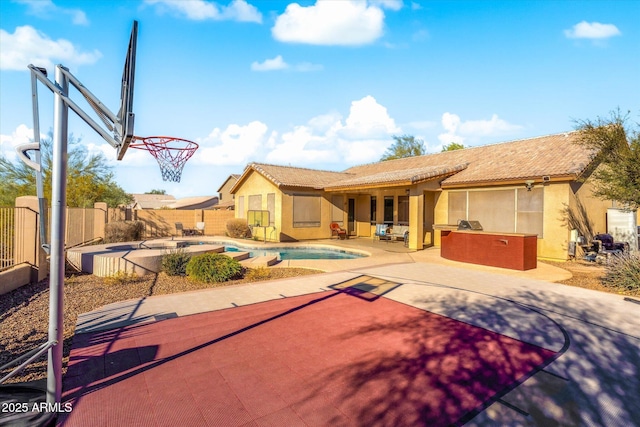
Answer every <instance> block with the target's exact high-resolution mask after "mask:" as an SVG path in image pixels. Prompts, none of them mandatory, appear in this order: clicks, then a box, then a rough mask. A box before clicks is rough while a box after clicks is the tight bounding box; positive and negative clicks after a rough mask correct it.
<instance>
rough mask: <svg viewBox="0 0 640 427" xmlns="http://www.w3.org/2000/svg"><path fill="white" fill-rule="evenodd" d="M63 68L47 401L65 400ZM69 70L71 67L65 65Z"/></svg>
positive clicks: (56, 115) (56, 120)
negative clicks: (63, 363) (63, 355)
mask: <svg viewBox="0 0 640 427" xmlns="http://www.w3.org/2000/svg"><path fill="white" fill-rule="evenodd" d="M62 69H63V67H61V66H58V67H56V74H55V78H56V84H57V85H58V89H59V90H60V93H58V92H55V93H54V111H53V158H52V180H51V181H52V182H51V258H50V266H49V342H54V341H55V342H57V344H56V345H54V346H53V347H51V348H50V349H49V354H48V363H47V403H59V402H61V400H62V349H63V347H64V317H63V313H64V266H65V256H64V237H65V223H66V220H65V214H66V204H67V203H66V201H67V157H68V156H67V142H68V141H67V137H68V125H69V107H68V106H67V104H66V103H65V102H64V98H63V96H64V97H66V96H68V94H69V79H68V78H67V76H66V75H65V74H64V73H63V70H62ZM64 70H66V71H68V69H66V68H64Z"/></svg>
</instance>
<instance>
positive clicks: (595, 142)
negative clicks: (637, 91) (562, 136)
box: [576, 110, 640, 210]
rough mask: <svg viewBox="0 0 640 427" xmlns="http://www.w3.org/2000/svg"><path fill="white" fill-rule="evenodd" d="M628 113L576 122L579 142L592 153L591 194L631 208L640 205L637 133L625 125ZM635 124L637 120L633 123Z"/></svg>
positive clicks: (639, 145)
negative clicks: (593, 166) (594, 165)
mask: <svg viewBox="0 0 640 427" xmlns="http://www.w3.org/2000/svg"><path fill="white" fill-rule="evenodd" d="M627 121H628V113H627V115H622V114H621V113H620V110H617V111H613V112H611V117H610V118H609V119H603V118H600V117H598V118H597V119H596V120H595V121H591V120H582V121H577V126H576V129H577V130H578V131H579V132H580V137H579V138H580V139H579V143H580V144H581V145H582V146H583V147H585V148H586V149H589V150H593V151H594V153H595V158H594V164H596V165H599V166H598V167H597V168H596V169H595V171H594V172H593V175H592V176H593V178H594V187H595V188H594V195H595V196H596V197H598V198H601V199H604V200H614V201H616V202H618V203H620V204H621V205H622V206H623V207H626V208H628V209H631V210H636V209H638V208H640V133H639V129H628V128H627ZM637 125H638V124H637V123H636V126H637Z"/></svg>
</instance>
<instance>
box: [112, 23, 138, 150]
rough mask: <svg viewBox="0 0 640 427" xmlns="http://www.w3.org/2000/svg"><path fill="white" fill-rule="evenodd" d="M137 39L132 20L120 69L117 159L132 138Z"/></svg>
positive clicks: (136, 30)
mask: <svg viewBox="0 0 640 427" xmlns="http://www.w3.org/2000/svg"><path fill="white" fill-rule="evenodd" d="M137 40H138V21H133V28H132V29H131V37H130V39H129V48H128V49H127V56H126V59H125V62H124V70H123V71H122V91H121V93H120V111H118V121H119V128H118V129H117V138H118V139H119V141H120V142H121V145H120V146H119V147H118V160H122V158H123V157H124V153H125V152H126V151H127V148H129V144H130V143H131V140H132V139H133V125H134V118H135V114H133V86H134V80H135V74H136V44H137Z"/></svg>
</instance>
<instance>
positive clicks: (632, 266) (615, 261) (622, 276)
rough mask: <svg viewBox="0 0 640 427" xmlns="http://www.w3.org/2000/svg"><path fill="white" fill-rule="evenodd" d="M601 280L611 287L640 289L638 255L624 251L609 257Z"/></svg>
mask: <svg viewBox="0 0 640 427" xmlns="http://www.w3.org/2000/svg"><path fill="white" fill-rule="evenodd" d="M603 280H604V284H605V285H606V286H609V287H612V288H616V289H619V290H626V291H640V255H638V254H629V253H625V254H622V255H618V256H613V257H611V259H610V260H609V263H608V264H607V267H606V274H605V277H604V279H603Z"/></svg>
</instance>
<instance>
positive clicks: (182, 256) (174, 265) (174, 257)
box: [162, 248, 191, 276]
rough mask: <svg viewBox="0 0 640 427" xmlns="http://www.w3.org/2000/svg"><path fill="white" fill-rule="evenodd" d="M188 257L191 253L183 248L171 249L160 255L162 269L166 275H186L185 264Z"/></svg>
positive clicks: (189, 257) (187, 261)
mask: <svg viewBox="0 0 640 427" xmlns="http://www.w3.org/2000/svg"><path fill="white" fill-rule="evenodd" d="M190 259H191V255H189V254H188V253H186V252H185V251H184V249H182V248H178V249H172V250H170V251H169V253H167V254H164V255H163V256H162V271H163V272H165V273H167V275H168V276H186V275H187V264H188V263H189V260H190Z"/></svg>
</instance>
